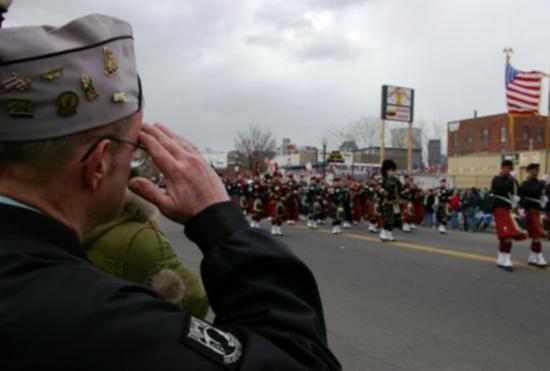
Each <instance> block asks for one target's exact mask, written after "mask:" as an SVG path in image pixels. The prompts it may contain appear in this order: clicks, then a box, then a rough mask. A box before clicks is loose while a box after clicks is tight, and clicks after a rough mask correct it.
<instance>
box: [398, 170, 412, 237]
mask: <svg viewBox="0 0 550 371" xmlns="http://www.w3.org/2000/svg"><path fill="white" fill-rule="evenodd" d="M404 179H405V185H404V187H403V192H402V193H401V199H402V203H401V210H402V215H403V225H402V227H401V228H402V230H403V232H407V233H410V232H412V225H414V221H415V220H414V216H415V212H414V205H413V200H414V196H415V193H416V189H415V187H414V183H413V182H412V178H411V177H410V176H408V175H405V178H404Z"/></svg>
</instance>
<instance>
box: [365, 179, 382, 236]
mask: <svg viewBox="0 0 550 371" xmlns="http://www.w3.org/2000/svg"><path fill="white" fill-rule="evenodd" d="M378 176H379V175H376V176H372V177H371V178H370V179H369V181H368V185H367V187H366V189H365V193H366V194H365V199H366V214H367V219H368V224H369V226H368V229H369V232H370V233H378V232H379V231H378V229H379V228H381V227H382V212H381V209H380V202H379V194H378V191H379V190H380V182H379V180H378V179H377V177H378Z"/></svg>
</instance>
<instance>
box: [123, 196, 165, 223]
mask: <svg viewBox="0 0 550 371" xmlns="http://www.w3.org/2000/svg"><path fill="white" fill-rule="evenodd" d="M124 211H127V212H129V213H130V214H132V215H134V216H136V217H138V218H139V219H143V221H155V222H158V216H159V210H158V208H157V207H156V206H155V205H153V204H152V203H150V202H149V201H147V200H145V199H144V198H142V197H140V196H138V195H137V194H135V193H134V192H132V191H130V190H129V189H127V190H126V195H125V200H124Z"/></svg>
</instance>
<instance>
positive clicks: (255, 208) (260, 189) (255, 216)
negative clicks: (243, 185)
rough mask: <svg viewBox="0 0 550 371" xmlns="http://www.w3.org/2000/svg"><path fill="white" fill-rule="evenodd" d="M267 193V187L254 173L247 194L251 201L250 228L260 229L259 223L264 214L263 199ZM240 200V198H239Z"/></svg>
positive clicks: (258, 175)
mask: <svg viewBox="0 0 550 371" xmlns="http://www.w3.org/2000/svg"><path fill="white" fill-rule="evenodd" d="M266 193H267V187H266V185H265V183H264V182H263V181H262V179H261V177H260V174H258V173H254V176H253V179H252V182H251V183H250V185H249V190H248V194H249V195H250V198H251V200H252V207H251V213H252V220H251V221H250V226H251V227H252V228H260V222H261V220H262V218H263V217H264V214H265V204H264V199H265V196H266ZM244 198H245V199H246V197H244ZM241 199H242V198H241Z"/></svg>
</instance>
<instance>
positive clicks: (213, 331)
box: [182, 317, 243, 369]
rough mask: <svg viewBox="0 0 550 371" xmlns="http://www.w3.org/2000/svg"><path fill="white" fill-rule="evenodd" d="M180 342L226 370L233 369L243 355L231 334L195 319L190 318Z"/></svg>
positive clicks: (239, 345)
mask: <svg viewBox="0 0 550 371" xmlns="http://www.w3.org/2000/svg"><path fill="white" fill-rule="evenodd" d="M182 341H183V343H185V344H186V345H188V346H189V347H191V348H192V349H194V350H195V351H197V352H199V353H201V354H202V355H203V356H205V357H207V358H208V359H210V360H211V361H214V362H216V363H218V364H219V365H221V366H224V367H226V368H228V369H235V368H236V367H237V366H238V362H239V360H240V359H241V357H242V354H243V347H242V345H241V342H240V341H239V339H237V338H236V337H235V336H234V335H233V334H231V333H229V332H225V331H222V330H220V329H218V328H216V327H214V326H213V325H211V324H209V323H207V322H204V321H202V320H200V319H198V318H195V317H190V319H189V322H188V325H187V330H186V332H185V334H184V336H183V338H182Z"/></svg>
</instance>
